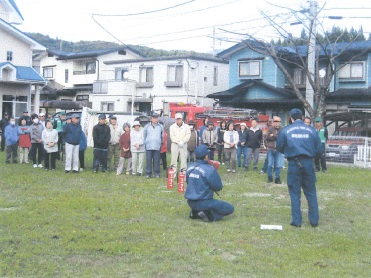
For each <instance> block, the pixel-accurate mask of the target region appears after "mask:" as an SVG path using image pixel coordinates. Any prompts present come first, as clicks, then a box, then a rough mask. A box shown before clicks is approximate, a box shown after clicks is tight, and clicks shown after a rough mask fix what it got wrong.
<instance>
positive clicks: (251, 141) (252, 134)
mask: <svg viewBox="0 0 371 278" xmlns="http://www.w3.org/2000/svg"><path fill="white" fill-rule="evenodd" d="M262 139H263V132H262V130H261V129H257V130H253V129H249V131H248V132H247V143H246V145H247V147H248V148H251V149H259V148H260V144H261V141H262Z"/></svg>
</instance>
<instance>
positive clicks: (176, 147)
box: [170, 113, 191, 171]
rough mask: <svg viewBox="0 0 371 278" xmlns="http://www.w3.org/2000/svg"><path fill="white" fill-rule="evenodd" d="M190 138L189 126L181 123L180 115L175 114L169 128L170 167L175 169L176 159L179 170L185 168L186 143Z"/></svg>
mask: <svg viewBox="0 0 371 278" xmlns="http://www.w3.org/2000/svg"><path fill="white" fill-rule="evenodd" d="M190 137H191V129H190V127H189V125H187V124H186V123H184V122H183V115H182V114H181V113H176V114H175V123H174V124H172V125H171V126H170V139H171V167H173V168H175V171H176V169H177V164H178V157H179V160H180V169H181V170H185V169H186V168H187V143H188V141H189V138H190Z"/></svg>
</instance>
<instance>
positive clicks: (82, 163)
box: [79, 130, 88, 172]
mask: <svg viewBox="0 0 371 278" xmlns="http://www.w3.org/2000/svg"><path fill="white" fill-rule="evenodd" d="M87 147H88V142H87V138H86V135H85V132H84V131H83V130H81V138H80V144H79V162H80V172H83V171H84V168H85V150H86V148H87Z"/></svg>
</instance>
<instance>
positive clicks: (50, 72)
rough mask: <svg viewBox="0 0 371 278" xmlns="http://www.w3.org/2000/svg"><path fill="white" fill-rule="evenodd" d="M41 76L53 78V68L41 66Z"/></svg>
mask: <svg viewBox="0 0 371 278" xmlns="http://www.w3.org/2000/svg"><path fill="white" fill-rule="evenodd" d="M43 76H44V77H45V78H53V68H43Z"/></svg>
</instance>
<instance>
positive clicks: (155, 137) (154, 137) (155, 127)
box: [143, 113, 164, 179]
mask: <svg viewBox="0 0 371 278" xmlns="http://www.w3.org/2000/svg"><path fill="white" fill-rule="evenodd" d="M143 136H144V145H145V149H146V178H147V179H149V178H151V176H152V171H153V172H154V174H155V177H156V178H159V177H160V174H161V171H160V149H161V145H162V142H163V141H164V128H163V126H162V125H161V124H159V122H158V114H157V113H153V114H152V116H151V122H150V123H148V124H147V125H146V126H145V127H144V130H143Z"/></svg>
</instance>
